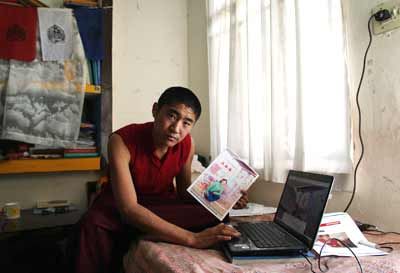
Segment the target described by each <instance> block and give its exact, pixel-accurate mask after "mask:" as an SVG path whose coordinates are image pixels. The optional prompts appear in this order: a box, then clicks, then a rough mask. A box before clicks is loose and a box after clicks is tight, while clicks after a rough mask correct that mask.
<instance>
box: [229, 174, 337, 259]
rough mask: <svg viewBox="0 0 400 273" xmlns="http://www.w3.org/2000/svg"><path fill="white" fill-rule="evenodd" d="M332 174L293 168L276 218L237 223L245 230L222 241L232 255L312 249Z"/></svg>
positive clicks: (281, 253)
mask: <svg viewBox="0 0 400 273" xmlns="http://www.w3.org/2000/svg"><path fill="white" fill-rule="evenodd" d="M332 184H333V176H330V175H323V174H315V173H307V172H300V171H294V170H291V171H289V173H288V176H287V180H286V184H285V186H284V189H283V192H282V195H281V199H280V201H279V205H278V208H277V211H276V214H275V217H274V220H273V221H268V222H267V221H262V222H243V223H238V224H235V228H236V229H237V230H239V232H240V233H241V234H242V235H241V237H240V238H235V239H233V240H231V241H228V242H225V243H224V244H223V248H224V251H225V252H226V254H227V255H229V256H271V255H296V254H297V255H298V254H300V253H306V252H307V251H309V250H311V249H312V247H313V244H314V240H315V238H316V236H317V233H318V228H319V225H320V223H321V219H322V216H323V213H324V210H325V206H326V203H327V201H328V197H329V193H330V191H331V188H332Z"/></svg>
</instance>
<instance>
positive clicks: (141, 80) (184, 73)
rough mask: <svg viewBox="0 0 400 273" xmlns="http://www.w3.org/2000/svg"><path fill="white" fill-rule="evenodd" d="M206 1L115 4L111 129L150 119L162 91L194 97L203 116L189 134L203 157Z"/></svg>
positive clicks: (154, 0) (207, 142) (206, 138)
mask: <svg viewBox="0 0 400 273" xmlns="http://www.w3.org/2000/svg"><path fill="white" fill-rule="evenodd" d="M204 15H205V2H203V1H198V0H191V1H186V0H168V1H165V0H146V1H115V3H114V15H113V20H114V22H113V130H116V129H118V128H120V127H122V126H123V125H126V124H129V123H133V122H146V121H150V120H152V116H151V107H152V104H153V103H154V102H155V101H157V99H158V97H159V95H160V94H161V93H162V91H164V90H165V89H166V88H167V87H169V86H173V85H181V86H185V87H188V88H190V89H192V90H193V91H194V92H195V93H196V95H197V96H198V97H199V99H200V101H201V103H202V108H203V113H202V116H201V118H200V121H199V122H198V123H197V124H196V126H195V129H194V131H193V133H192V135H193V138H194V140H195V143H196V150H197V152H198V153H201V154H204V155H208V154H209V147H210V140H209V138H210V137H209V135H210V133H209V114H208V112H209V109H208V77H207V74H208V72H207V40H206V32H204V30H205V29H206V28H205V24H206V20H205V17H204Z"/></svg>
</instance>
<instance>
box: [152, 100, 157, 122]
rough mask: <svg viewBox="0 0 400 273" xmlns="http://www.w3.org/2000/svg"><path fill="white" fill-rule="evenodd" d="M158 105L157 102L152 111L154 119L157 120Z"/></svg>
mask: <svg viewBox="0 0 400 273" xmlns="http://www.w3.org/2000/svg"><path fill="white" fill-rule="evenodd" d="M158 110H159V109H158V104H157V102H155V103H153V108H152V110H151V112H152V113H153V118H156V116H157V114H158Z"/></svg>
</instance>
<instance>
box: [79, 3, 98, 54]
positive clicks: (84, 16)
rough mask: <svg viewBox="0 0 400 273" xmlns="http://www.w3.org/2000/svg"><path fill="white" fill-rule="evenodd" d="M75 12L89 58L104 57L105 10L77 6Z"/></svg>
mask: <svg viewBox="0 0 400 273" xmlns="http://www.w3.org/2000/svg"><path fill="white" fill-rule="evenodd" d="M74 14H75V17H76V20H77V22H78V27H79V33H80V34H81V37H82V42H83V46H84V48H85V53H86V57H87V58H88V59H89V60H102V59H103V58H104V39H103V10H102V9H95V8H76V9H74Z"/></svg>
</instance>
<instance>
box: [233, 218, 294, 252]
mask: <svg viewBox="0 0 400 273" xmlns="http://www.w3.org/2000/svg"><path fill="white" fill-rule="evenodd" d="M237 229H238V230H239V232H240V233H242V234H243V233H244V234H245V235H246V236H247V237H248V238H250V240H251V241H253V243H254V244H255V245H256V246H257V247H258V248H270V247H285V246H291V245H293V244H298V241H297V240H295V239H294V238H292V237H291V236H290V235H288V234H287V233H285V232H284V231H282V230H280V229H279V227H277V226H276V225H275V224H273V223H271V222H258V223H239V224H238V226H237Z"/></svg>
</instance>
